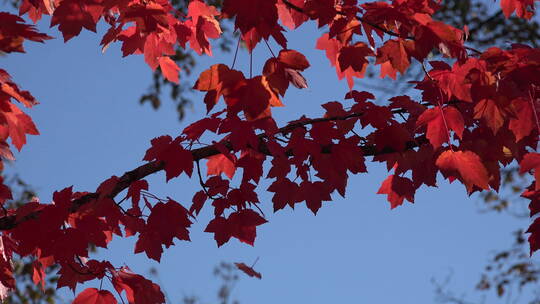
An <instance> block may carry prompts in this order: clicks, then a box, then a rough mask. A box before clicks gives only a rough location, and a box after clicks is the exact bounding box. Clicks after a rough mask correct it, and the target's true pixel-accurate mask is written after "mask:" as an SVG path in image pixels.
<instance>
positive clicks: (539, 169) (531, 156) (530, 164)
mask: <svg viewBox="0 0 540 304" xmlns="http://www.w3.org/2000/svg"><path fill="white" fill-rule="evenodd" d="M533 169H534V179H535V184H536V186H535V190H536V191H538V190H540V154H539V153H527V154H525V156H524V157H523V159H522V160H521V162H520V163H519V173H521V174H523V173H525V172H527V171H529V170H533Z"/></svg>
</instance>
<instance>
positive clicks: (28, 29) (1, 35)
mask: <svg viewBox="0 0 540 304" xmlns="http://www.w3.org/2000/svg"><path fill="white" fill-rule="evenodd" d="M25 39H26V40H31V41H35V42H44V41H45V40H48V39H52V37H50V36H48V35H46V34H43V33H40V32H38V31H36V28H35V27H34V26H33V25H28V24H25V23H24V19H22V18H21V17H19V16H17V15H13V14H10V13H7V12H0V52H4V53H11V52H20V53H24V47H23V42H24V40H25ZM1 71H3V70H1Z"/></svg>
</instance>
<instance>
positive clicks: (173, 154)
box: [143, 135, 193, 181]
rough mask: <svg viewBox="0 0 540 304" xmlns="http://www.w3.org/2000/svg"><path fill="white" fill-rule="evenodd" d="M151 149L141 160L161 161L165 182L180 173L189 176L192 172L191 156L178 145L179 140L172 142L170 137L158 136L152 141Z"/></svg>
mask: <svg viewBox="0 0 540 304" xmlns="http://www.w3.org/2000/svg"><path fill="white" fill-rule="evenodd" d="M151 143H152V147H151V148H150V149H148V150H147V151H146V154H145V155H144V158H143V160H146V161H153V160H157V161H163V162H164V163H165V173H166V176H167V181H168V180H170V179H171V178H173V177H177V176H178V175H180V174H181V173H182V172H185V173H186V174H187V175H188V176H191V173H192V172H193V156H192V155H191V152H190V151H188V150H186V149H184V148H183V147H182V146H181V145H180V138H177V139H175V140H172V138H171V137H170V136H168V135H167V136H160V137H156V138H154V139H152V141H151Z"/></svg>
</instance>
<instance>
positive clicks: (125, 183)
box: [0, 110, 426, 230]
mask: <svg viewBox="0 0 540 304" xmlns="http://www.w3.org/2000/svg"><path fill="white" fill-rule="evenodd" d="M393 112H394V113H402V112H403V110H394V111H393ZM362 115H363V113H352V114H348V115H344V116H332V117H322V118H314V119H306V120H302V121H296V122H293V123H290V124H288V125H286V126H284V127H282V128H280V129H279V130H278V131H277V132H276V134H282V135H287V134H288V133H290V132H292V131H293V130H294V129H296V128H301V127H304V126H307V125H313V124H317V123H320V122H328V121H343V120H348V119H352V118H357V117H360V116H362ZM258 137H259V142H260V145H259V147H257V150H259V152H261V153H264V154H267V155H270V152H269V150H268V147H267V146H266V144H265V142H264V139H265V138H269V137H270V136H269V135H267V134H266V133H263V134H260V135H259V136H258ZM425 142H426V139H425V137H424V136H420V137H418V138H416V139H415V140H413V141H410V142H408V143H407V145H406V149H413V148H415V147H418V146H419V145H421V144H422V143H425ZM224 146H225V147H227V148H228V149H230V150H232V144H231V143H230V142H228V141H227V142H225V143H224ZM361 149H362V151H363V154H364V156H375V155H380V154H387V153H393V152H397V151H394V150H393V149H391V148H385V149H383V150H377V149H376V147H375V146H372V145H363V146H361ZM329 151H330V150H329V147H323V153H325V152H326V153H329ZM191 154H192V156H193V160H194V161H195V162H198V161H199V160H201V159H204V158H208V157H210V156H214V155H218V154H221V152H220V151H219V150H218V149H217V148H216V146H215V145H210V146H206V147H202V148H198V149H193V150H191ZM164 168H165V164H164V163H163V162H161V161H152V162H149V163H146V164H144V165H141V166H139V167H137V168H135V169H133V170H131V171H127V172H125V173H124V174H123V175H122V176H121V177H120V178H119V179H118V182H117V184H116V186H115V187H114V189H112V191H111V192H110V194H109V197H110V198H114V197H116V196H117V195H118V194H119V193H120V192H122V191H124V190H126V189H127V188H128V187H129V186H130V185H131V184H132V183H133V182H135V181H137V180H140V179H143V178H145V177H146V176H149V175H151V174H154V173H157V172H159V171H161V170H163V169H164ZM98 198H99V193H97V192H94V193H88V194H86V195H84V196H82V197H80V198H78V199H76V200H74V201H73V202H72V206H71V208H70V211H71V212H76V211H77V210H78V209H79V208H80V207H81V206H83V205H85V204H87V203H89V202H91V201H93V200H95V199H98ZM38 216H39V211H38V212H33V213H30V214H28V215H26V216H24V217H22V218H20V219H19V220H18V221H17V219H16V216H15V215H8V216H4V217H0V230H10V229H13V228H15V227H16V226H17V225H18V224H19V223H20V222H23V221H27V220H31V219H36V218H37V217H38Z"/></svg>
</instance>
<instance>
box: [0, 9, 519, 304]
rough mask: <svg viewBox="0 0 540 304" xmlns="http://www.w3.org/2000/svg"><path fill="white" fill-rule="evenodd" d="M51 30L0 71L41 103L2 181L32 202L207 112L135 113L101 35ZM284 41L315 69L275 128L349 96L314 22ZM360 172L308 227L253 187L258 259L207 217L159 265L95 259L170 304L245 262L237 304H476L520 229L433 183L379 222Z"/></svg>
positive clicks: (188, 185)
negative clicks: (152, 277) (450, 300)
mask: <svg viewBox="0 0 540 304" xmlns="http://www.w3.org/2000/svg"><path fill="white" fill-rule="evenodd" d="M48 24H49V19H47V18H46V19H45V20H43V21H42V22H41V23H40V29H41V30H42V31H46V32H47V33H48V34H49V35H52V36H54V37H56V39H55V40H52V41H48V42H46V43H45V44H36V43H28V44H26V45H25V47H26V49H27V54H10V55H8V56H6V57H0V67H1V68H4V69H6V70H7V71H8V72H9V73H10V74H11V75H12V76H13V78H14V80H15V81H16V82H17V83H18V84H19V85H20V86H22V87H23V88H24V89H27V90H30V91H31V92H32V93H33V94H34V96H35V97H36V98H37V99H38V100H39V101H40V102H41V104H40V105H38V106H36V107H35V108H34V109H32V110H30V111H29V113H30V114H31V116H32V117H33V119H34V121H35V122H36V124H37V126H38V128H39V130H40V132H41V135H40V136H33V137H30V138H29V140H28V144H27V145H26V146H25V147H24V148H23V151H22V152H21V153H17V155H16V157H17V161H16V162H15V163H14V164H13V165H12V166H10V167H9V168H8V171H9V172H12V173H17V174H19V175H20V176H21V177H22V178H23V179H24V180H25V181H27V182H28V183H29V184H31V185H33V186H34V187H35V188H36V190H37V192H38V194H39V196H40V198H41V200H42V201H44V202H48V201H50V199H51V195H52V192H53V191H55V190H60V189H63V188H64V187H67V186H70V185H74V186H75V189H76V190H79V191H93V190H95V188H96V186H97V185H98V184H99V183H100V182H101V181H103V180H105V179H106V178H108V177H110V176H111V175H121V174H122V173H123V172H125V171H127V170H130V169H132V168H134V167H136V166H138V165H140V164H141V163H142V162H141V159H142V157H143V155H144V152H145V151H146V149H147V148H148V147H149V140H150V139H152V138H153V137H156V136H160V135H164V134H171V135H176V134H178V133H179V132H180V131H181V130H182V129H183V128H184V127H185V126H186V125H188V124H189V123H191V122H193V121H195V120H197V119H199V118H201V117H202V116H203V115H204V114H205V110H204V105H203V103H202V97H203V95H202V94H198V95H195V96H193V100H194V106H193V109H188V111H187V115H186V119H185V120H184V121H182V122H181V123H179V122H178V120H177V114H176V111H175V109H174V106H173V104H172V102H171V103H169V102H165V103H164V104H163V106H162V108H161V109H160V110H159V111H153V110H152V109H151V108H150V107H149V105H148V104H147V105H145V106H140V105H139V104H138V102H137V101H138V98H139V96H140V95H141V93H143V92H145V91H146V88H147V87H148V86H149V85H150V82H151V78H150V76H151V73H150V69H149V68H148V66H147V65H146V64H145V63H144V59H143V57H142V56H129V57H128V58H121V53H120V51H119V44H114V45H112V46H111V47H110V48H109V49H108V50H107V52H106V53H105V54H102V53H101V50H100V47H99V41H100V39H101V36H102V35H103V33H104V30H103V28H99V31H98V33H99V35H96V34H94V33H91V32H87V31H86V32H83V34H82V35H80V36H79V37H76V38H74V39H73V40H72V41H70V42H68V43H67V44H64V42H63V40H62V38H61V36H60V34H59V32H58V31H57V30H56V29H53V30H51V29H47V27H46V26H47V25H48ZM286 36H287V38H288V40H289V48H292V49H296V50H298V51H301V52H303V53H304V54H305V55H306V56H307V57H308V58H309V60H310V62H311V64H312V67H311V68H310V69H308V70H307V71H306V72H305V74H304V75H305V77H306V78H307V80H308V82H309V86H310V88H309V89H307V90H302V91H300V90H296V89H291V90H290V91H289V92H288V93H287V96H286V97H285V99H284V103H285V104H286V107H285V108H283V109H279V110H277V111H274V115H275V116H276V117H277V119H278V121H279V122H281V123H284V122H286V121H288V120H292V119H296V118H298V117H300V116H301V115H302V114H306V113H307V115H308V116H311V117H318V116H321V114H322V113H323V111H322V109H321V107H320V105H321V104H323V103H325V102H328V101H332V100H342V97H343V96H344V94H345V93H346V92H347V85H346V83H345V81H341V82H339V81H337V78H336V75H335V71H334V69H333V68H331V67H330V65H329V63H328V60H327V59H326V57H325V55H324V52H322V51H318V50H315V47H314V46H315V39H316V37H319V36H320V32H318V31H317V29H316V27H315V26H314V25H313V24H309V25H303V26H302V27H301V29H300V30H299V31H298V32H296V33H288V34H287V35H286ZM263 46H264V45H261V46H259V47H258V48H257V49H255V53H254V62H255V65H254V73H260V71H261V69H262V62H264V60H266V59H267V58H268V56H269V52H268V50H267V49H266V47H263ZM273 47H274V50H277V49H278V48H277V47H276V46H273ZM197 60H198V65H197V70H196V71H195V73H194V74H195V75H197V74H198V73H197V71H201V69H204V68H207V67H208V66H210V65H211V64H213V63H217V62H224V63H227V64H229V63H230V62H232V54H216V56H215V57H213V58H209V57H204V58H201V59H197ZM248 62H249V59H248V57H247V55H246V53H245V52H241V53H240V54H239V57H238V62H237V68H241V69H243V71H244V72H245V73H246V74H247V71H248V65H247V63H248ZM182 76H185V75H182ZM192 81H193V80H192ZM366 81H367V80H360V81H358V83H357V84H356V86H355V89H357V90H363V84H365V83H366ZM165 100H166V98H165ZM166 101H167V100H166ZM368 169H369V174H364V175H362V176H353V177H351V179H350V180H349V188H348V192H347V197H346V198H345V199H343V198H341V197H339V196H337V195H335V196H334V197H333V198H334V201H332V202H329V203H325V204H324V205H323V208H322V209H321V210H320V211H319V213H318V214H317V216H313V214H312V213H311V212H310V211H309V210H308V209H307V208H305V206H304V205H300V206H299V207H298V208H297V209H296V210H294V211H292V210H290V209H287V210H284V211H280V212H278V213H276V214H272V213H271V211H270V210H271V207H270V206H271V202H270V199H271V195H270V194H268V193H265V191H264V189H266V187H267V184H262V185H261V186H260V187H259V188H260V189H261V191H260V199H261V201H262V202H263V206H266V209H265V210H266V211H267V212H266V213H267V215H268V220H269V223H268V224H265V225H263V226H261V227H260V228H259V229H258V238H257V240H256V242H255V247H250V246H248V245H245V244H240V243H239V242H238V241H236V240H232V241H231V242H229V243H228V244H226V245H225V246H223V247H222V248H217V246H216V244H215V242H214V240H213V239H212V234H208V233H204V232H202V231H203V230H204V228H205V226H206V224H207V222H208V220H209V219H210V216H211V214H210V212H208V211H209V210H208V209H207V210H206V211H203V212H202V215H201V216H200V217H199V219H198V222H197V223H195V225H193V227H192V229H191V236H192V242H190V243H188V242H178V243H177V246H175V247H173V248H171V249H169V250H167V251H166V253H165V254H164V256H163V258H162V262H161V264H157V263H155V262H154V261H149V260H148V259H146V256H144V255H134V254H133V253H132V252H133V247H132V246H133V242H132V241H133V240H128V241H124V240H118V239H116V240H115V241H114V242H113V244H112V246H111V249H110V250H108V251H103V250H100V252H99V256H100V257H101V258H106V259H110V260H112V261H113V262H114V264H115V265H118V266H119V265H122V264H124V263H125V264H126V265H128V266H130V267H131V268H132V269H133V270H134V271H135V272H138V273H141V274H147V273H148V270H149V269H150V268H151V267H156V268H157V269H158V271H159V273H160V280H161V282H162V285H161V286H162V289H163V290H164V291H166V292H167V294H168V296H169V298H171V299H173V303H180V299H181V297H182V296H183V295H197V296H200V297H201V298H203V299H204V302H205V303H211V302H212V301H214V299H215V294H216V291H217V287H218V280H216V279H215V278H214V277H213V276H212V274H211V272H212V269H213V267H214V266H215V265H217V264H218V263H219V262H221V261H227V262H245V263H247V264H250V263H251V262H253V261H254V260H255V259H256V258H257V257H260V259H259V262H258V263H257V266H256V267H255V268H256V269H257V270H258V271H260V272H262V274H263V279H262V280H260V281H259V280H255V279H251V278H248V277H247V276H242V277H241V280H240V283H239V284H238V285H237V288H236V289H235V291H234V297H235V298H237V299H238V300H240V302H241V303H246V304H248V303H250V304H251V303H258V304H270V303H272V304H273V303H276V302H281V303H311V304H327V303H333V302H337V303H382V304H386V303H388V304H394V303H400V304H407V303H411V304H418V303H433V298H434V293H433V290H434V288H433V285H432V284H431V283H430V279H431V278H432V277H435V278H439V279H443V278H445V277H446V276H447V275H448V274H449V273H450V272H452V273H453V279H452V282H451V284H450V285H449V288H450V289H452V290H455V291H458V292H465V293H467V294H471V295H473V293H474V290H473V289H474V285H475V284H476V283H477V282H478V279H479V274H480V272H481V270H482V269H483V267H484V266H485V262H486V261H487V257H488V256H489V253H490V252H492V251H493V250H495V249H499V248H506V247H507V246H508V245H509V244H510V243H511V241H512V239H511V235H510V233H511V232H512V231H514V230H516V229H517V228H526V227H527V225H528V222H527V221H519V220H517V219H514V218H511V217H509V216H505V215H497V214H480V213H479V212H478V205H479V199H478V198H477V197H474V196H473V197H468V196H467V195H466V193H465V189H464V187H463V186H462V185H459V184H452V185H449V184H448V183H447V182H446V181H444V180H442V178H441V179H440V180H439V186H440V187H439V188H430V189H428V188H422V189H420V191H418V192H417V195H416V203H415V204H414V205H412V204H409V203H408V202H407V203H406V204H405V205H404V206H402V207H399V208H397V209H395V210H390V208H389V204H388V203H387V202H386V198H385V196H383V195H377V194H375V193H376V192H377V189H378V187H379V185H380V183H381V182H382V180H384V178H385V177H386V170H385V168H384V166H381V165H374V164H371V165H370V166H369V167H368ZM149 181H150V190H151V191H152V192H153V193H155V194H157V195H159V196H163V197H165V196H170V197H172V198H174V199H175V200H177V201H179V202H182V203H183V204H184V205H185V206H189V205H190V204H191V197H192V195H193V193H194V192H195V191H198V190H199V188H198V184H197V183H196V181H195V180H193V181H191V180H187V179H186V178H185V177H184V178H182V179H178V180H173V181H171V182H169V183H168V184H167V183H165V177H164V175H163V174H161V173H160V174H157V175H156V176H153V177H151V178H150V179H149ZM92 284H93V285H94V286H97V285H98V284H99V283H95V284H94V283H92ZM106 288H111V286H109V285H106ZM80 290H81V289H79V291H80ZM66 298H69V296H66Z"/></svg>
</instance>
